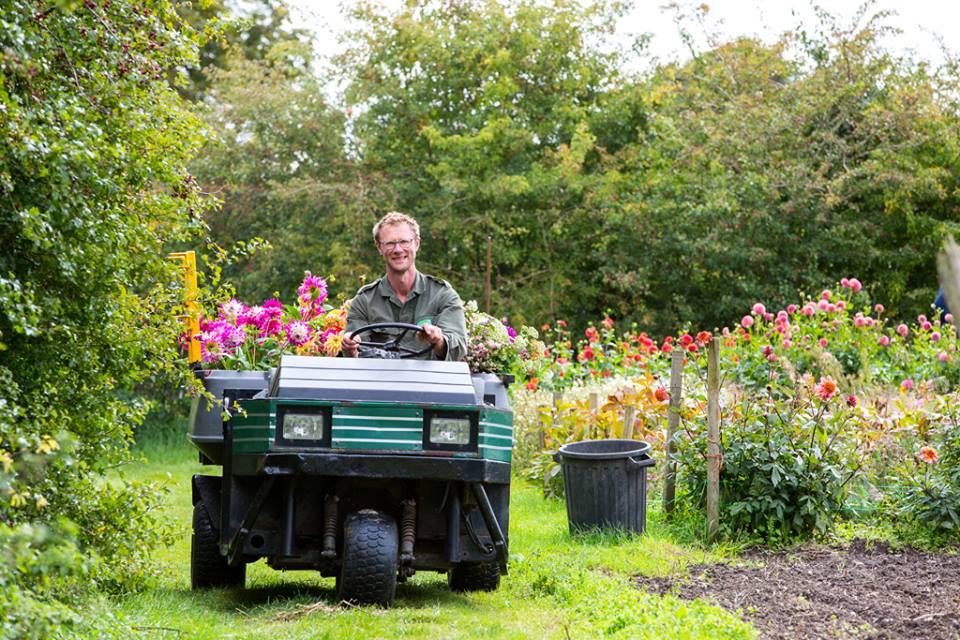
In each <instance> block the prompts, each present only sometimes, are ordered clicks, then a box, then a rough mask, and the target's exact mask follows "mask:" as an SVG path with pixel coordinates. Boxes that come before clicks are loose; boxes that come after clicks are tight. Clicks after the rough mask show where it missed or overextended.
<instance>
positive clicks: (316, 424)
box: [282, 412, 326, 440]
mask: <svg viewBox="0 0 960 640" xmlns="http://www.w3.org/2000/svg"><path fill="white" fill-rule="evenodd" d="M325 422H326V421H325V420H324V414H322V413H289V412H288V413H286V414H284V416H283V427H282V429H283V439H284V440H323V436H324V433H325V428H326V425H325Z"/></svg>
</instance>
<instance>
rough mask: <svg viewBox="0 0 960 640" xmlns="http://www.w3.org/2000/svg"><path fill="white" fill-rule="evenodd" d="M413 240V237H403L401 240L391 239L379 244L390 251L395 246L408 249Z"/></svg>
mask: <svg viewBox="0 0 960 640" xmlns="http://www.w3.org/2000/svg"><path fill="white" fill-rule="evenodd" d="M413 241H414V238H404V239H403V240H391V241H389V242H381V243H379V244H380V246H381V247H383V248H384V249H389V250H390V251H393V250H394V249H396V248H397V247H400V248H401V249H409V248H410V247H412V246H413Z"/></svg>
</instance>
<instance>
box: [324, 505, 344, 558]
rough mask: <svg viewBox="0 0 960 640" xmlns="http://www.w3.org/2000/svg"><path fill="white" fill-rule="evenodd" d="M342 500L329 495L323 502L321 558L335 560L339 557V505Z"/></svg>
mask: <svg viewBox="0 0 960 640" xmlns="http://www.w3.org/2000/svg"><path fill="white" fill-rule="evenodd" d="M338 502H340V498H338V497H337V496H335V495H332V494H331V495H328V496H327V497H326V499H325V500H324V502H323V550H322V551H321V552H320V555H321V557H324V558H334V557H336V555H337V503H338Z"/></svg>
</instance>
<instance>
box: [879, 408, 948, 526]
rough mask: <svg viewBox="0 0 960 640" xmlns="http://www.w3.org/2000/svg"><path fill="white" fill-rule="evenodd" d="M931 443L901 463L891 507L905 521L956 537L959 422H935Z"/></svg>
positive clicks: (892, 493) (929, 435)
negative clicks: (936, 423)
mask: <svg viewBox="0 0 960 640" xmlns="http://www.w3.org/2000/svg"><path fill="white" fill-rule="evenodd" d="M928 442H931V444H932V445H933V446H931V445H926V446H924V447H920V448H919V449H918V450H917V451H916V453H915V454H914V455H913V456H910V457H909V458H907V459H906V460H905V461H904V463H903V464H902V465H901V466H899V468H898V469H897V471H898V472H899V473H898V474H897V476H896V481H895V485H894V488H893V490H892V491H891V496H890V507H891V508H892V509H893V510H894V512H895V514H896V516H898V517H899V518H900V519H901V521H902V522H903V523H905V524H906V525H907V526H915V527H919V528H920V529H924V530H927V531H929V532H931V533H932V534H933V535H934V536H939V537H946V538H947V539H950V538H954V539H955V538H956V537H957V535H958V533H960V423H958V422H957V420H956V416H954V420H953V421H952V423H951V422H947V423H941V424H938V425H935V427H934V428H933V429H931V430H930V431H929V432H928Z"/></svg>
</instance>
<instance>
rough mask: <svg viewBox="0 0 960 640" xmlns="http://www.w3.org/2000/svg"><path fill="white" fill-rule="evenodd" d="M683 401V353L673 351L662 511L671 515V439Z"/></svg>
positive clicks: (673, 469) (674, 492) (673, 488)
mask: <svg viewBox="0 0 960 640" xmlns="http://www.w3.org/2000/svg"><path fill="white" fill-rule="evenodd" d="M682 401H683V351H681V350H680V349H674V350H673V353H671V354H670V409H669V411H668V412H667V446H666V454H667V455H666V457H667V461H666V462H667V465H666V472H665V473H664V475H663V510H664V511H665V512H666V513H667V515H669V514H671V513H673V507H674V504H675V503H676V499H677V487H676V478H677V465H676V463H675V462H674V460H673V455H674V452H675V447H674V446H673V437H674V435H676V433H677V429H678V428H679V426H680V403H681V402H682Z"/></svg>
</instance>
